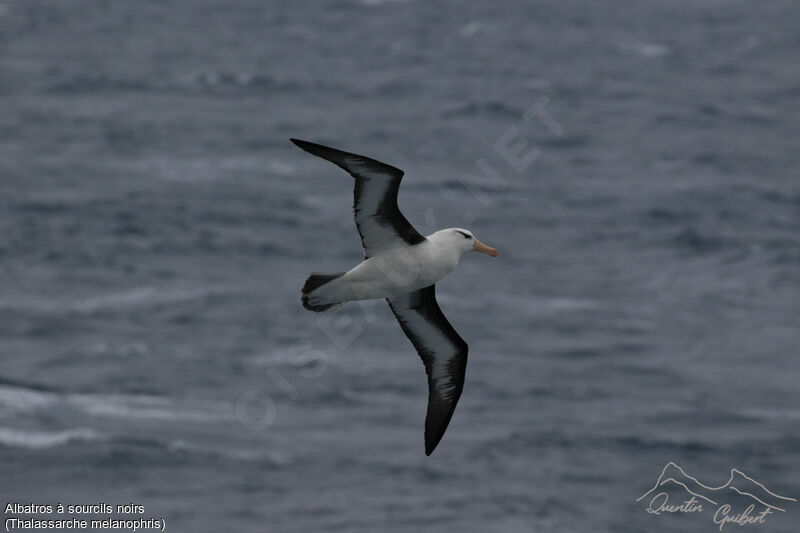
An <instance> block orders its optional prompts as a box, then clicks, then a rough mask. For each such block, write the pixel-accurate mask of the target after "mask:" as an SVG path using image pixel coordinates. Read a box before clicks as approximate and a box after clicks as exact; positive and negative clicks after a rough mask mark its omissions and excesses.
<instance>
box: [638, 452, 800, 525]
mask: <svg viewBox="0 0 800 533" xmlns="http://www.w3.org/2000/svg"><path fill="white" fill-rule="evenodd" d="M636 501H637V502H642V501H644V502H645V504H646V507H645V510H646V511H647V512H648V513H650V514H654V515H661V514H672V513H703V512H704V511H706V510H712V509H713V510H714V516H713V521H714V523H715V524H717V525H718V526H719V529H720V531H722V530H723V528H724V527H725V526H726V525H727V524H736V525H739V526H744V525H749V524H763V523H765V522H766V520H767V517H768V516H769V515H771V514H774V513H775V512H780V513H784V512H786V510H787V509H788V507H789V505H791V504H793V503H797V500H796V499H795V498H789V497H787V496H781V495H780V494H777V493H775V492H773V491H771V490H769V489H768V488H767V487H765V486H764V485H763V484H761V483H759V482H758V481H756V480H755V479H753V478H752V477H750V476H748V475H747V474H745V473H744V472H742V471H741V470H738V469H736V468H733V469H731V473H730V477H729V478H728V481H726V482H725V483H723V484H722V485H720V486H718V487H713V486H709V485H706V484H704V483H701V482H700V481H698V480H697V478H695V477H692V476H690V475H689V474H687V473H686V471H685V470H684V469H683V468H681V467H680V466H678V465H677V464H675V463H674V462H672V461H670V462H668V463H667V464H666V465H665V466H664V468H663V470H661V475H660V476H658V481H656V483H655V485H653V488H651V489H650V490H648V491H647V492H645V493H644V494H642V495H641V496H639V497H638V498H636ZM676 501H677V502H680V503H674V502H676Z"/></svg>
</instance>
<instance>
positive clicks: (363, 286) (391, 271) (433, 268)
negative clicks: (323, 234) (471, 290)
mask: <svg viewBox="0 0 800 533" xmlns="http://www.w3.org/2000/svg"><path fill="white" fill-rule="evenodd" d="M460 258H461V252H460V251H458V250H455V249H453V248H450V247H446V246H439V245H437V244H436V243H435V242H434V241H431V240H426V241H424V242H422V243H420V244H417V245H414V246H407V245H405V244H402V245H400V246H398V247H397V248H392V249H389V250H386V251H384V252H381V253H379V254H376V255H374V256H372V257H370V258H369V259H367V260H365V261H363V262H362V263H360V264H359V265H357V266H355V267H353V268H352V269H350V270H349V271H347V272H346V273H345V274H344V275H342V276H341V277H340V278H337V279H334V280H332V281H329V282H328V283H326V284H325V285H322V286H321V287H319V288H318V289H317V290H315V291H314V292H312V293H311V294H310V295H309V303H311V304H312V305H325V304H331V303H339V302H349V301H353V300H371V299H373V298H391V297H393V296H399V295H401V294H408V293H409V292H413V291H415V290H417V289H421V288H423V287H427V286H429V285H432V284H434V283H436V282H437V281H439V280H440V279H442V278H443V277H445V276H446V275H447V274H449V273H450V272H452V271H453V269H455V268H456V266H457V265H458V261H459V259H460Z"/></svg>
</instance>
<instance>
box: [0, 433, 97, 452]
mask: <svg viewBox="0 0 800 533" xmlns="http://www.w3.org/2000/svg"><path fill="white" fill-rule="evenodd" d="M100 438H101V434H100V433H98V432H97V431H95V430H93V429H91V428H74V429H66V430H62V431H30V430H21V429H14V428H0V445H3V446H13V447H17V448H29V449H34V450H38V449H42V448H53V447H55V446H61V445H63V444H67V443H70V442H86V441H92V440H98V439H100Z"/></svg>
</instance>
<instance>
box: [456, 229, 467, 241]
mask: <svg viewBox="0 0 800 533" xmlns="http://www.w3.org/2000/svg"><path fill="white" fill-rule="evenodd" d="M456 231H458V230H456ZM458 232H459V233H460V234H461V235H463V236H464V238H465V239H469V235H467V234H466V233H464V232H463V231H458Z"/></svg>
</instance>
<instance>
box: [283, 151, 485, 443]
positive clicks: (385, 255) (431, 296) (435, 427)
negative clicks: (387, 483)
mask: <svg viewBox="0 0 800 533" xmlns="http://www.w3.org/2000/svg"><path fill="white" fill-rule="evenodd" d="M290 140H291V141H292V142H293V143H294V144H296V145H297V146H299V147H300V148H302V149H303V150H305V151H306V152H308V153H310V154H313V155H315V156H317V157H321V158H322V159H325V160H327V161H330V162H331V163H333V164H334V165H336V166H338V167H340V168H342V169H343V170H345V171H346V172H348V173H349V174H350V175H351V176H353V178H355V190H354V193H353V215H354V218H355V221H356V227H357V228H358V233H359V234H360V235H361V243H362V245H363V248H364V261H362V262H361V263H359V264H358V265H356V266H355V267H353V268H351V269H350V270H348V271H347V272H338V273H335V274H321V273H318V272H314V273H312V274H311V275H310V276H309V277H308V279H307V280H306V282H305V285H303V288H302V290H301V301H302V303H303V307H305V308H306V309H308V310H310V311H315V312H324V311H330V310H332V309H335V308H337V307H339V306H340V305H342V304H344V303H345V302H352V301H356V300H371V299H377V298H385V299H386V301H387V302H388V303H389V308H390V309H391V310H392V313H394V316H395V317H396V318H397V321H398V322H399V323H400V327H401V328H402V329H403V333H405V334H406V337H408V338H409V340H410V341H411V344H413V345H414V348H416V350H417V353H419V356H420V357H421V358H422V362H423V363H424V364H425V372H426V373H427V374H428V410H427V414H426V417H425V455H430V454H431V453H432V452H433V450H434V449H435V448H436V445H437V444H439V441H440V440H441V439H442V436H443V435H444V432H445V430H446V429H447V425H448V424H449V423H450V419H451V418H452V416H453V411H455V408H456V404H457V403H458V399H459V398H460V397H461V391H462V389H463V388H464V372H465V370H466V367H467V343H466V342H465V341H464V339H462V338H461V336H460V335H459V334H458V333H457V332H456V330H455V329H454V328H453V326H452V325H451V324H450V322H448V321H447V318H445V316H444V314H443V313H442V310H441V309H439V304H437V303H436V282H437V281H439V280H440V279H442V278H443V277H445V276H446V275H447V274H449V273H450V272H452V271H453V270H454V269H455V268H456V266H457V265H458V262H459V260H460V259H461V256H462V255H463V254H465V253H466V252H469V251H476V252H481V253H484V254H487V255H490V256H492V257H497V250H495V249H494V248H491V247H489V246H487V245H485V244H483V243H482V242H481V241H479V240H478V239H476V238H475V236H474V235H473V234H472V233H471V232H470V231H467V230H465V229H461V228H448V229H443V230H441V231H437V232H436V233H433V234H431V235H428V236H427V237H424V236H422V235H420V233H419V232H417V230H415V229H414V227H413V226H412V225H411V224H410V223H409V222H408V220H406V217H404V216H403V214H402V213H401V212H400V209H399V208H398V207H397V191H398V188H399V187H400V181H401V180H402V179H403V171H402V170H400V169H399V168H396V167H393V166H391V165H387V164H386V163H381V162H380V161H376V160H375V159H370V158H369V157H365V156H362V155H357V154H351V153H349V152H344V151H342V150H337V149H335V148H330V147H328V146H323V145H321V144H316V143H312V142H308V141H301V140H299V139H290Z"/></svg>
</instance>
